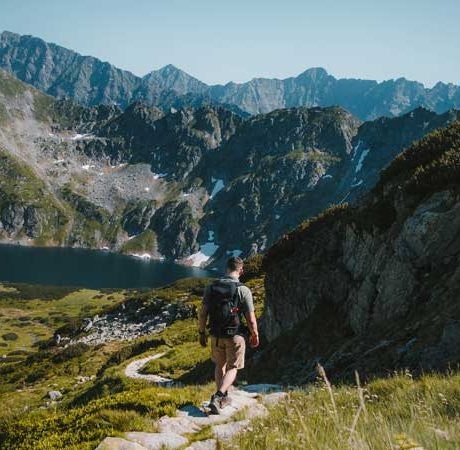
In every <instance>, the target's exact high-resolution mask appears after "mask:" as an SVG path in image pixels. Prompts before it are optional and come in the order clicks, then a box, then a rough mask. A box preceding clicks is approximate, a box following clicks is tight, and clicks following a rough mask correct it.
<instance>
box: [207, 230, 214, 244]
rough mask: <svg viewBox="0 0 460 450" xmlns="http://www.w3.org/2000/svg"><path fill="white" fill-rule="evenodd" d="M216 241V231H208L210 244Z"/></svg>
mask: <svg viewBox="0 0 460 450" xmlns="http://www.w3.org/2000/svg"><path fill="white" fill-rule="evenodd" d="M212 241H214V231H211V230H209V231H208V242H212Z"/></svg>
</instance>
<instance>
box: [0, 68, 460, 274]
mask: <svg viewBox="0 0 460 450" xmlns="http://www.w3.org/2000/svg"><path fill="white" fill-rule="evenodd" d="M0 112H2V114H1V117H3V122H2V124H1V126H0V131H1V133H0V146H1V148H2V154H3V157H4V158H6V159H8V160H9V161H10V160H11V161H10V162H9V163H8V165H7V164H6V163H5V164H4V166H3V167H2V176H3V179H2V188H1V189H0V193H1V194H0V199H1V202H0V223H1V226H0V237H1V238H2V239H3V240H4V241H6V242H11V241H13V242H22V243H29V244H30V243H40V244H42V245H45V244H46V245H67V246H84V247H94V248H101V247H108V248H110V249H112V250H114V251H122V252H129V253H148V254H150V255H152V256H153V257H156V258H160V257H165V258H167V259H170V260H175V259H176V260H179V261H181V262H183V263H185V264H192V265H201V264H205V265H206V264H210V263H212V264H214V265H220V264H222V263H223V261H224V260H225V259H226V258H227V257H228V255H229V254H238V255H243V256H248V255H250V254H253V253H255V252H263V251H265V250H266V249H267V248H268V247H269V246H270V245H272V244H273V243H275V242H276V241H277V240H278V239H279V238H280V237H281V236H282V235H283V234H285V233H287V232H289V231H291V230H292V229H294V228H295V227H297V226H298V225H299V223H301V222H302V221H303V220H305V219H306V218H307V217H312V216H315V215H317V214H319V213H321V212H322V211H323V210H324V209H326V208H327V207H329V206H331V205H334V204H341V203H344V202H351V203H357V202H358V203H359V202H362V201H363V199H364V198H365V197H366V195H368V194H367V193H368V192H369V190H370V189H371V188H372V187H373V186H374V185H375V183H376V182H377V179H378V175H379V173H380V171H381V170H382V169H383V168H385V167H386V166H387V165H388V164H389V163H390V162H391V160H392V159H393V158H394V157H395V156H397V155H398V154H399V153H400V152H401V151H402V150H403V149H404V148H405V147H407V146H408V145H410V144H411V143H412V142H413V141H415V140H417V139H420V138H422V137H423V136H424V135H425V134H427V133H429V132H430V131H432V130H434V129H436V128H439V127H443V126H445V125H447V124H449V123H451V122H453V121H455V120H457V119H458V118H460V113H459V112H458V111H455V110H452V111H449V112H447V113H445V114H442V115H438V114H436V113H433V112H431V111H428V110H426V109H423V108H418V109H416V110H414V111H412V112H410V113H409V114H406V115H403V116H401V117H397V118H381V119H377V120H375V121H370V122H364V123H363V122H361V121H360V120H359V119H357V118H356V117H354V116H353V115H352V114H350V113H349V112H347V111H345V110H344V109H342V108H339V107H329V108H320V107H315V108H304V107H301V108H290V109H284V110H276V111H273V112H270V113H268V114H261V115H257V116H253V117H250V118H247V119H243V118H241V117H240V116H239V115H238V114H235V113H233V112H232V111H229V110H227V109H225V108H222V107H216V106H203V107H200V108H196V109H193V108H187V109H181V110H178V111H173V112H166V113H165V112H163V111H162V110H160V109H158V108H156V107H153V106H147V105H145V104H142V103H140V102H134V103H132V104H131V105H129V106H128V107H127V108H125V109H124V110H123V109H120V108H119V107H117V106H114V105H99V106H95V107H91V108H86V107H83V106H80V105H77V104H75V103H73V102H72V101H70V100H55V99H54V98H53V97H49V96H46V95H44V94H42V93H41V92H39V91H37V90H35V89H34V88H32V87H31V86H29V85H26V84H24V83H22V82H20V81H19V80H16V79H15V78H13V77H12V76H11V75H9V74H8V73H7V72H2V71H0ZM8 167H9V168H8ZM6 168H8V169H6ZM18 179H19V180H21V179H23V180H24V181H23V182H19V183H18ZM25 180H27V182H25ZM35 191H36V192H35ZM32 211H33V212H32ZM31 224H34V225H33V226H32V225H31Z"/></svg>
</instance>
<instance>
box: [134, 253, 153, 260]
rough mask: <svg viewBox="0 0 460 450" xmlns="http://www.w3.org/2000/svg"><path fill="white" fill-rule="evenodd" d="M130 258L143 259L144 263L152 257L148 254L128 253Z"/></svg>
mask: <svg viewBox="0 0 460 450" xmlns="http://www.w3.org/2000/svg"><path fill="white" fill-rule="evenodd" d="M130 256H134V257H136V258H140V259H143V260H144V261H146V260H149V259H150V258H151V257H152V255H150V254H149V253H130Z"/></svg>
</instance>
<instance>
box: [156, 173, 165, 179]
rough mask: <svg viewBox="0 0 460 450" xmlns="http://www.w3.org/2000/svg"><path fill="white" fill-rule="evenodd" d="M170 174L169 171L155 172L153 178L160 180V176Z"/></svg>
mask: <svg viewBox="0 0 460 450" xmlns="http://www.w3.org/2000/svg"><path fill="white" fill-rule="evenodd" d="M167 176H168V174H167V173H154V174H153V179H154V180H159V179H160V178H164V177H167Z"/></svg>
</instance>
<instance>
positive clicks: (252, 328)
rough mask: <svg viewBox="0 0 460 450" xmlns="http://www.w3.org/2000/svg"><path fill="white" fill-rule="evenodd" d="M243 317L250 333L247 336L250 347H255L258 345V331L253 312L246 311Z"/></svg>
mask: <svg viewBox="0 0 460 450" xmlns="http://www.w3.org/2000/svg"><path fill="white" fill-rule="evenodd" d="M244 316H245V317H246V322H247V324H248V327H249V332H250V333H251V335H250V336H249V344H250V345H251V347H257V346H258V345H259V331H258V329H257V319H256V315H255V314H254V311H248V312H247V313H246V314H245V315H244Z"/></svg>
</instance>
